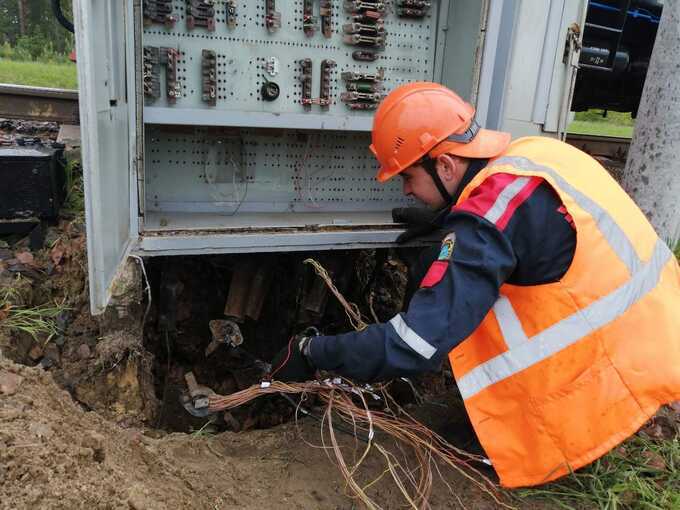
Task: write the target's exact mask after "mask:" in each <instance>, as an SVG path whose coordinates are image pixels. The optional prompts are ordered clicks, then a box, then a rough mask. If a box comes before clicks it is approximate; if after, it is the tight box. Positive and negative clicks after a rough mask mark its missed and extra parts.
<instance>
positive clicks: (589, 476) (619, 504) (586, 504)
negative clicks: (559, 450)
mask: <svg viewBox="0 0 680 510" xmlns="http://www.w3.org/2000/svg"><path fill="white" fill-rule="evenodd" d="M516 494H517V496H518V497H520V498H522V499H525V498H533V499H540V500H544V501H546V502H547V503H549V504H550V505H551V507H552V506H554V507H556V508H593V507H595V508H601V509H604V510H616V509H618V508H643V509H649V510H656V509H658V510H663V509H669V508H680V442H679V441H678V440H677V438H675V439H665V440H652V439H646V438H644V437H640V436H637V435H636V436H634V437H632V438H631V439H629V440H628V441H626V442H625V443H623V444H622V445H621V446H619V447H618V448H615V449H614V450H613V451H611V452H610V453H608V454H607V455H605V456H604V457H602V458H600V459H598V460H596V461H595V462H594V463H592V464H591V465H590V466H587V467H586V468H584V469H582V470H579V471H577V472H575V473H573V474H572V475H570V476H568V477H566V478H563V479H562V480H560V481H558V482H555V483H551V484H549V485H546V486H544V487H539V488H535V489H523V490H521V491H517V493H516Z"/></svg>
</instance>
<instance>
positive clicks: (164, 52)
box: [159, 48, 182, 104]
mask: <svg viewBox="0 0 680 510" xmlns="http://www.w3.org/2000/svg"><path fill="white" fill-rule="evenodd" d="M159 55H160V63H161V64H165V93H166V94H167V100H168V103H169V104H175V102H177V99H178V98H180V97H182V90H181V89H180V85H179V82H178V81H177V60H179V50H177V49H176V48H161V49H160V52H159Z"/></svg>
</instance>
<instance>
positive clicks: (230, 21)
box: [227, 0, 236, 28]
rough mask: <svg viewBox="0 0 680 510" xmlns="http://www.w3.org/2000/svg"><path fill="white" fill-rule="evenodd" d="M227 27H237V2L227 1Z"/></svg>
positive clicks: (234, 0) (233, 0)
mask: <svg viewBox="0 0 680 510" xmlns="http://www.w3.org/2000/svg"><path fill="white" fill-rule="evenodd" d="M227 26H228V27H229V28H235V27H236V0H227Z"/></svg>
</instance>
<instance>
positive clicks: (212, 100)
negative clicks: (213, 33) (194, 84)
mask: <svg viewBox="0 0 680 510" xmlns="http://www.w3.org/2000/svg"><path fill="white" fill-rule="evenodd" d="M216 77H217V55H216V54H215V52H214V51H213V50H203V51H202V52H201V84H202V95H201V98H202V99H203V102H205V103H208V104H209V105H210V106H215V105H216V104H217V78H216Z"/></svg>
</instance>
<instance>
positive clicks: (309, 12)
mask: <svg viewBox="0 0 680 510" xmlns="http://www.w3.org/2000/svg"><path fill="white" fill-rule="evenodd" d="M319 17H320V18H321V33H322V34H323V35H324V37H326V38H330V37H331V36H332V35H333V21H332V18H333V4H332V2H331V0H320V2H319ZM318 27H319V18H317V17H316V16H314V0H303V4H302V30H304V32H305V35H306V36H307V37H312V36H313V35H314V33H315V32H316V30H317V28H318Z"/></svg>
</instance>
